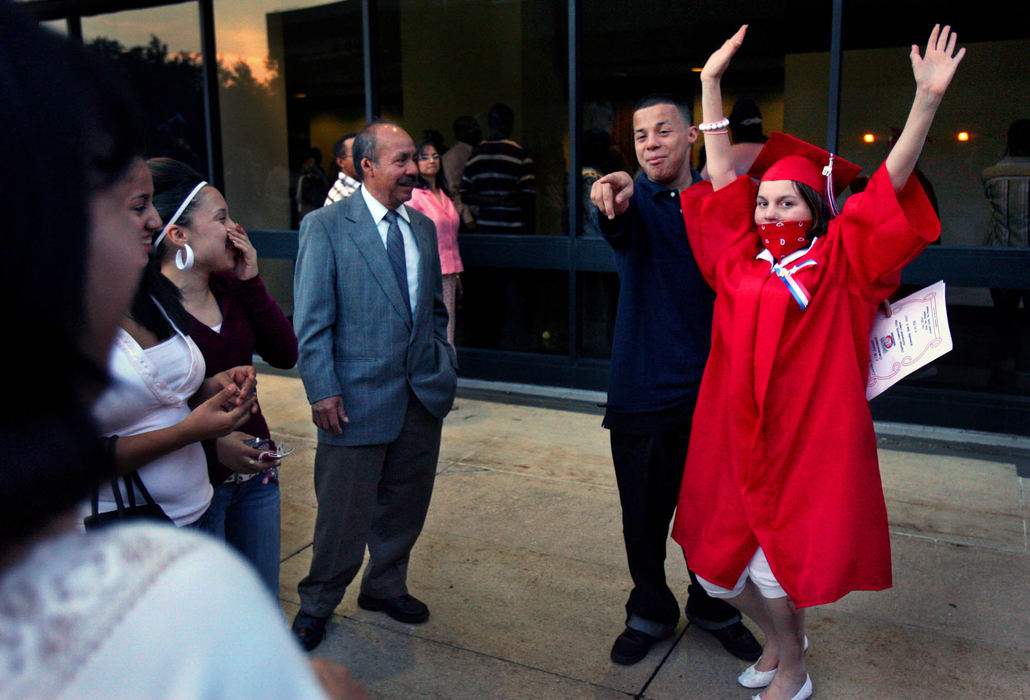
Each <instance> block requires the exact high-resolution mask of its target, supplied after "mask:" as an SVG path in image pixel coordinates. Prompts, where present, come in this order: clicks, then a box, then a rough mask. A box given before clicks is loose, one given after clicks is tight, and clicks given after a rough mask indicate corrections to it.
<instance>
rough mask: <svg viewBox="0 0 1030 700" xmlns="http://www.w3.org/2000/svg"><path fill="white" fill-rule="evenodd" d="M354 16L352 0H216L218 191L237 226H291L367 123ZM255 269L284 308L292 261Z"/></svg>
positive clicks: (289, 302) (288, 303)
mask: <svg viewBox="0 0 1030 700" xmlns="http://www.w3.org/2000/svg"><path fill="white" fill-rule="evenodd" d="M361 21H362V20H361V3H359V2H354V1H348V2H332V3H321V4H320V3H313V2H311V0H292V1H291V0H253V1H252V2H246V3H239V2H232V1H230V0H216V2H215V40H216V44H217V47H218V55H219V62H220V68H221V69H220V71H219V77H220V79H219V102H220V116H221V125H222V149H223V150H222V153H223V159H224V163H225V189H226V198H227V199H228V201H229V204H230V206H231V207H232V210H233V212H234V215H235V216H236V217H238V218H237V220H238V221H241V222H242V223H243V225H244V226H245V227H249V228H252V229H262V230H280V231H281V230H291V229H292V230H296V229H297V228H298V227H299V225H300V219H301V217H302V216H303V215H304V214H306V213H307V212H308V211H311V210H313V209H316V208H318V207H321V206H322V205H323V203H324V201H325V198H326V193H327V192H328V190H329V187H330V186H331V184H332V183H333V181H335V180H336V178H337V174H338V173H339V170H340V168H339V166H338V165H337V163H336V159H335V154H334V152H333V146H334V144H335V143H336V141H337V139H339V138H340V137H341V136H343V135H344V134H347V133H350V132H356V131H358V130H359V129H360V128H361V127H362V126H363V125H364V123H365V102H364V100H365V91H364V68H363V64H362V41H361V36H362V29H361ZM261 276H262V277H263V278H264V280H265V284H266V285H267V286H268V288H269V291H270V292H271V294H272V296H273V297H274V298H275V299H276V301H278V302H279V305H280V306H281V307H282V308H283V310H284V311H286V313H288V314H289V313H292V309H293V261H292V260H286V259H262V260H261Z"/></svg>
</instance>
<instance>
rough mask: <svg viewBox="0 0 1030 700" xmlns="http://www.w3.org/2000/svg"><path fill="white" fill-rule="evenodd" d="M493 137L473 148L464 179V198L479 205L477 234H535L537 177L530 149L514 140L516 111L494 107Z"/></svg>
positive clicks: (499, 106)
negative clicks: (512, 134)
mask: <svg viewBox="0 0 1030 700" xmlns="http://www.w3.org/2000/svg"><path fill="white" fill-rule="evenodd" d="M489 119H490V138H489V139H487V140H486V141H483V142H482V143H480V144H479V145H478V146H476V147H475V148H473V149H472V153H471V154H470V155H469V159H468V162H467V163H466V164H465V171H464V173H463V174H462V178H461V186H460V187H461V201H462V202H464V203H465V204H471V205H473V206H476V207H478V208H479V214H478V216H477V217H476V233H497V234H522V233H532V226H533V220H534V216H535V215H534V207H533V205H534V196H535V194H536V176H535V175H534V174H533V159H532V158H530V156H529V152H528V151H526V149H524V148H523V147H522V146H520V145H519V144H517V143H515V142H514V141H513V140H512V139H511V132H512V129H513V128H514V127H515V112H514V111H513V110H512V108H511V107H509V106H508V105H506V104H500V103H498V104H495V105H494V106H493V107H491V108H490V117H489Z"/></svg>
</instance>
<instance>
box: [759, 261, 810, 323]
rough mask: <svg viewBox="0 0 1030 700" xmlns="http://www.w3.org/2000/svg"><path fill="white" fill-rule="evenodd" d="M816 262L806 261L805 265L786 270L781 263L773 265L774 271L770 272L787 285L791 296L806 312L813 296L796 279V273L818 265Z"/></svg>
mask: <svg viewBox="0 0 1030 700" xmlns="http://www.w3.org/2000/svg"><path fill="white" fill-rule="evenodd" d="M818 264H819V263H817V262H816V261H815V260H806V261H804V262H803V263H799V264H797V265H795V266H794V267H791V268H786V267H784V266H783V265H780V264H779V263H776V262H774V263H772V269H771V270H770V271H769V274H770V275H776V276H777V277H779V278H780V280H782V281H783V283H784V284H785V285H787V290H788V291H789V292H790V295H791V296H792V297H794V301H796V302H797V303H798V306H800V307H801V310H802V311H804V310H805V309H807V308H808V302H809V301H811V299H812V294H811V293H810V292H809V291H808V290H807V289H806V288H805V285H803V284H801V282H800V281H798V280H796V279H794V273H795V272H797V271H798V270H800V269H802V268H805V267H809V266H811V265H818Z"/></svg>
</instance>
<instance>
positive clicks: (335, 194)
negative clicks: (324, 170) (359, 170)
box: [322, 170, 361, 207]
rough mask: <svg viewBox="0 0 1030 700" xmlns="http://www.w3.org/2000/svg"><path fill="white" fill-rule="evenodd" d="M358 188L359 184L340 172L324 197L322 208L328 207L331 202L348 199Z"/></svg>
mask: <svg viewBox="0 0 1030 700" xmlns="http://www.w3.org/2000/svg"><path fill="white" fill-rule="evenodd" d="M360 186H361V183H360V182H358V181H357V180H355V179H354V178H352V177H351V176H350V175H348V174H347V173H345V172H343V171H342V170H341V171H340V174H339V176H337V178H336V182H334V183H333V186H332V187H330V188H329V192H328V193H327V194H326V196H325V203H324V204H322V206H323V207H328V206H329V205H330V204H332V203H333V202H339V201H340V200H341V199H346V198H347V197H350V196H351V195H352V194H354V192H355V191H357V189H358V187H360Z"/></svg>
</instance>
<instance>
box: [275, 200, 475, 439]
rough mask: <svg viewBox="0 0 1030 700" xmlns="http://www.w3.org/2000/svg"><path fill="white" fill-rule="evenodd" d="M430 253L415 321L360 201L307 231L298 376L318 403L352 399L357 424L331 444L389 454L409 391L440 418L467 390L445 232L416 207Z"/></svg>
mask: <svg viewBox="0 0 1030 700" xmlns="http://www.w3.org/2000/svg"><path fill="white" fill-rule="evenodd" d="M407 210H408V214H409V216H410V219H411V230H412V232H413V233H414V235H415V240H416V242H417V244H418V249H419V253H420V256H419V257H420V263H419V272H418V275H419V285H418V290H419V291H418V301H417V305H416V309H415V316H414V319H412V320H410V321H409V319H408V312H407V308H406V307H405V304H404V299H403V297H401V290H400V287H399V286H398V285H397V279H396V277H394V274H393V268H391V267H390V261H389V258H388V257H387V255H386V247H385V246H384V245H383V240H382V238H381V237H380V236H379V232H378V231H377V230H376V225H375V222H374V221H373V220H372V214H371V213H370V212H369V211H368V207H367V205H366V204H365V200H364V198H363V197H362V196H361V193H360V192H357V193H355V194H354V195H352V196H351V197H348V198H347V199H344V200H342V201H340V202H337V203H336V204H332V205H330V206H328V207H323V208H322V209H318V210H315V211H313V212H311V213H310V214H308V215H307V216H305V217H304V220H303V221H302V222H301V226H300V251H299V253H298V254H297V270H296V276H295V278H294V316H293V322H294V327H295V329H296V331H297V340H298V342H299V345H300V357H299V360H298V362H297V367H298V369H299V370H300V376H301V378H302V379H303V380H304V389H305V391H306V392H307V397H308V401H309V402H310V403H315V402H316V401H318V400H320V399H324V398H327V397H329V396H342V397H343V407H344V410H345V411H346V412H347V417H348V418H349V419H350V422H349V423H347V424H345V425H344V428H343V433H342V434H341V435H332V434H330V433H326V432H324V431H322V430H319V431H318V439H319V441H320V442H324V443H328V444H331V445H379V444H385V443H388V442H392V441H393V440H395V439H396V438H397V436H398V435H400V431H401V426H402V424H403V422H404V413H405V411H406V410H407V405H408V397H409V395H410V394H409V387H410V390H411V392H414V394H415V396H417V397H418V399H419V401H421V402H422V405H424V406H425V407H426V409H427V410H428V411H429V412H430V413H432V414H433V415H434V416H437V417H438V418H443V417H444V416H445V415H447V412H448V411H449V410H450V407H451V403H452V402H453V400H454V390H455V387H456V384H457V379H456V374H455V367H456V366H457V359H456V358H455V355H454V349H453V348H452V347H451V346H450V344H449V343H448V342H447V309H446V307H444V304H443V282H442V277H441V275H440V254H439V251H438V250H437V247H436V227H435V226H434V225H433V222H432V221H430V220H429V219H428V218H426V217H425V216H424V215H422V214H420V213H419V212H417V211H415V210H414V209H412V208H410V207H408V208H407Z"/></svg>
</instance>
